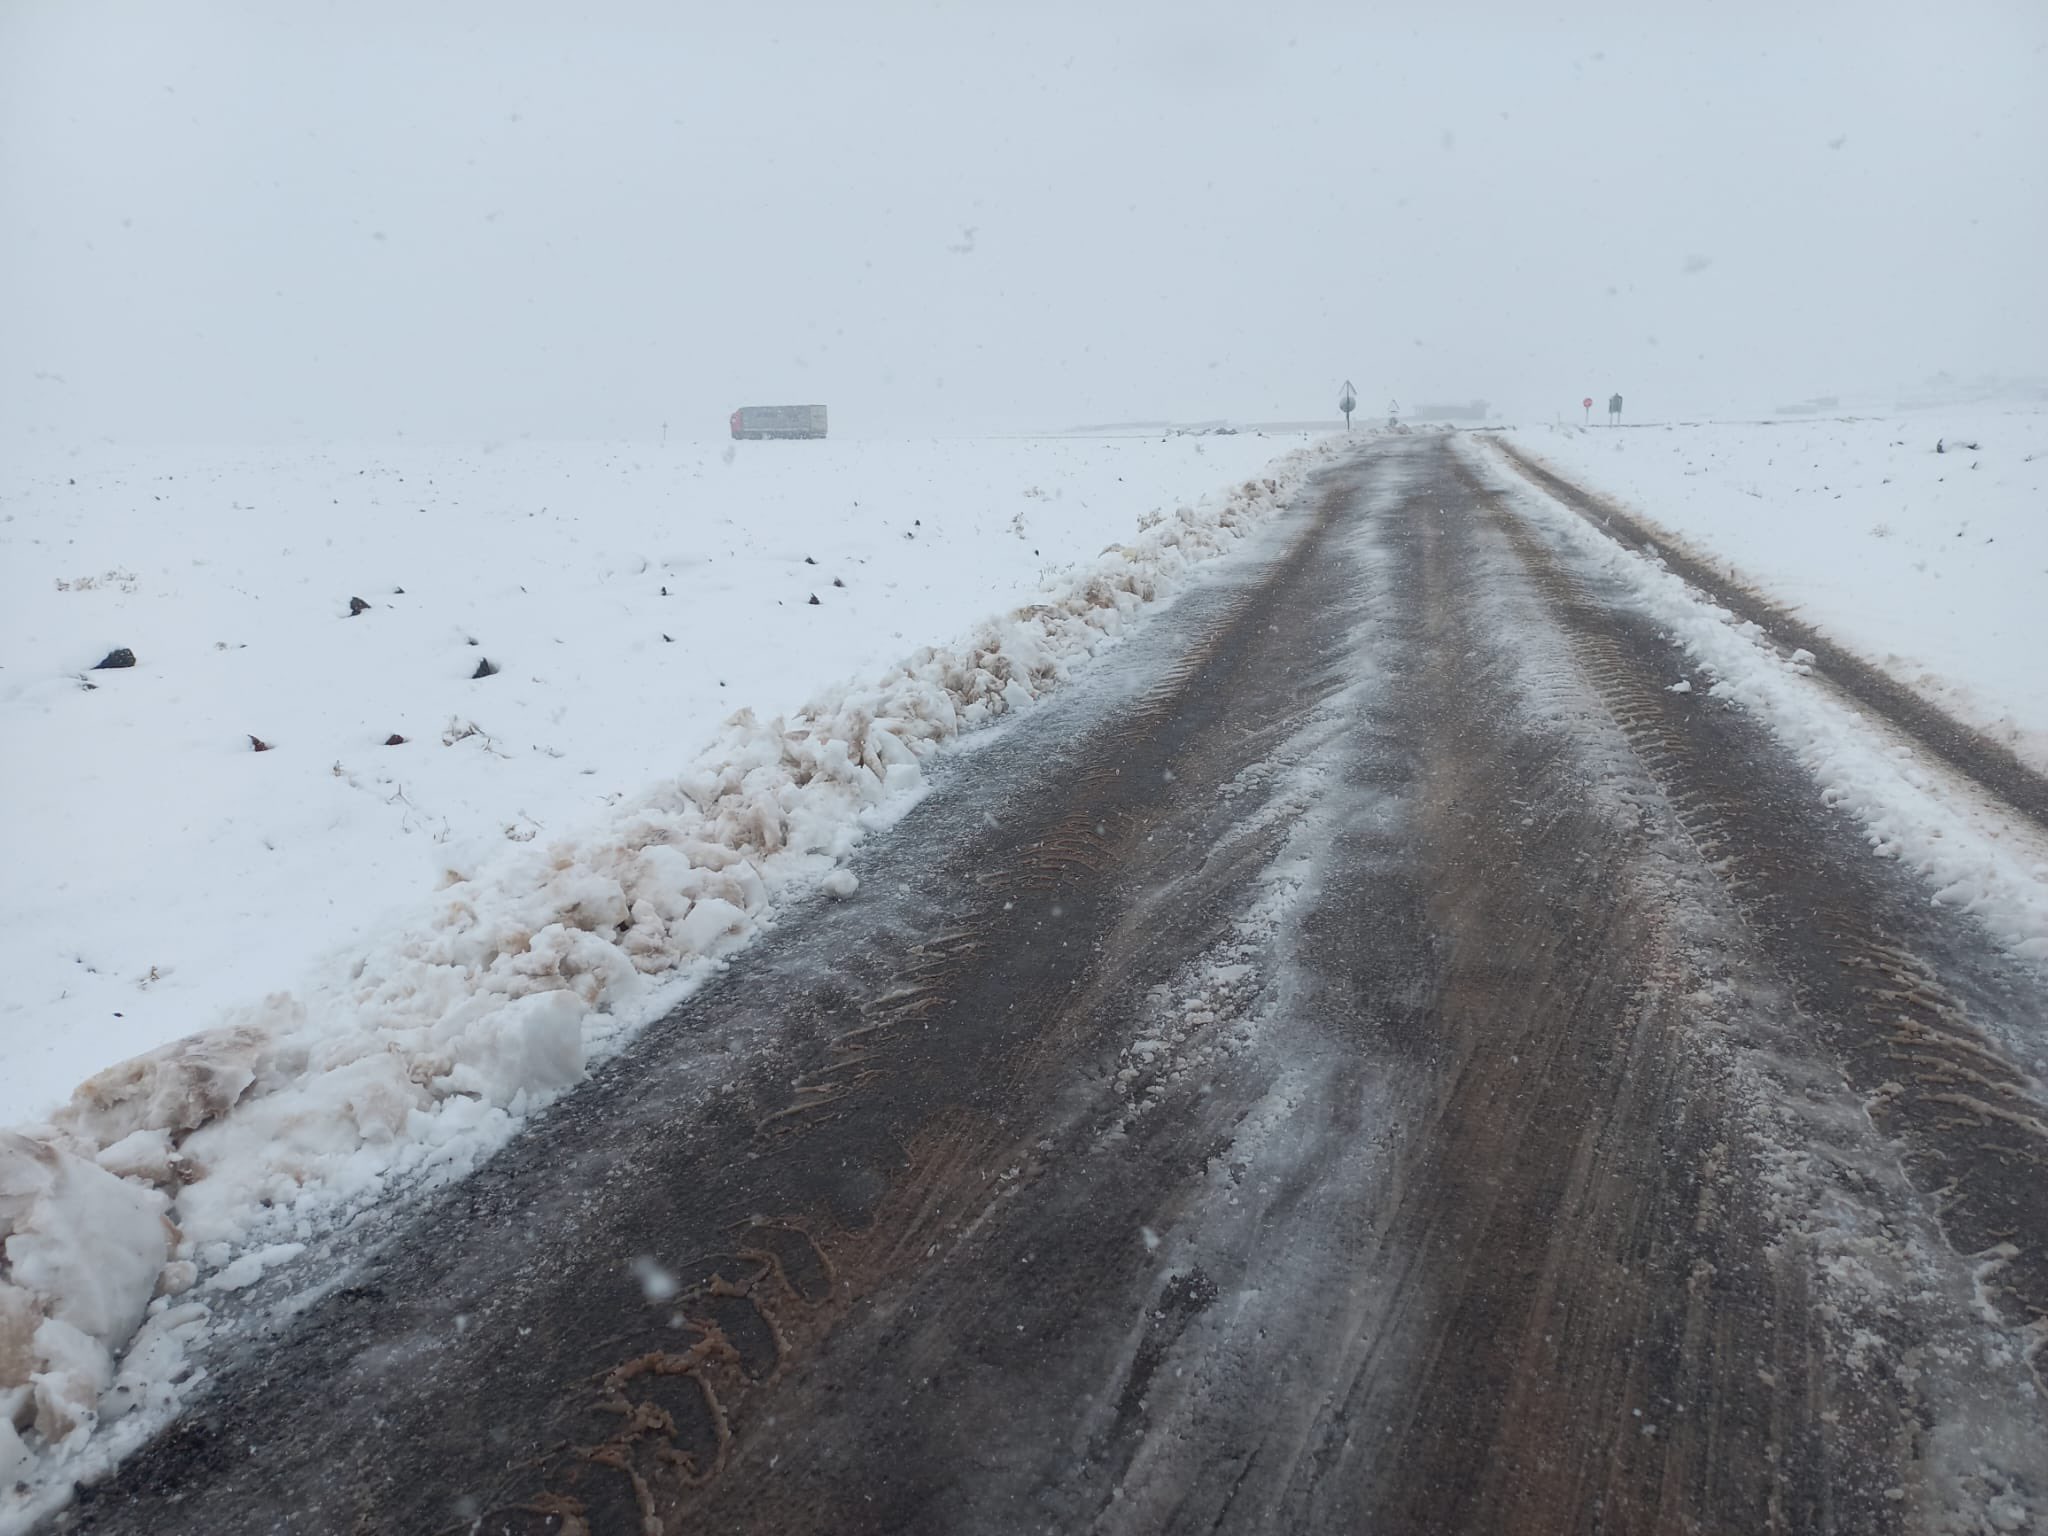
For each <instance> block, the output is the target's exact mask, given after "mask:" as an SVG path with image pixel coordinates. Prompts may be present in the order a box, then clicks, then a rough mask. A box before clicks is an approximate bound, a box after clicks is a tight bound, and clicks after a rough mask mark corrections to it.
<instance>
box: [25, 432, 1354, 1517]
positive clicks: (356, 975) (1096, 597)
mask: <svg viewBox="0 0 2048 1536" xmlns="http://www.w3.org/2000/svg"><path fill="white" fill-rule="evenodd" d="M1343 446H1344V445H1343V444H1341V443H1333V442H1326V443H1320V444H1317V445H1314V446H1312V447H1310V448H1307V449H1303V450H1299V451H1297V452H1296V453H1293V454H1290V455H1288V456H1287V457H1286V458H1284V459H1282V460H1280V461H1279V462H1277V463H1276V464H1275V465H1274V466H1272V468H1271V470H1270V471H1269V473H1268V474H1267V475H1265V476H1263V477H1261V478H1259V479H1257V480H1253V481H1247V482H1244V483H1243V484H1242V485H1239V486H1237V487H1235V488H1232V489H1230V490H1228V491H1226V492H1222V493H1219V494H1217V495H1214V496H1211V497H1209V498H1207V499H1206V500H1204V501H1203V502H1202V503H1201V504H1199V505H1197V506H1193V507H1182V508H1181V509H1180V510H1179V511H1178V512H1176V513H1175V514H1174V515H1173V516H1171V517H1167V518H1153V519H1148V520H1147V521H1146V523H1145V524H1144V525H1143V526H1142V527H1141V531H1140V532H1139V534H1138V535H1137V536H1136V537H1134V538H1133V539H1131V540H1130V541H1129V542H1127V543H1124V544H1119V545H1115V546H1112V547H1111V548H1110V549H1109V550H1107V551H1105V553H1104V554H1103V555H1102V556H1101V557H1100V559H1098V560H1097V561H1096V562H1094V564H1093V565H1091V566H1088V567H1085V568H1083V569H1081V570H1080V571H1079V572H1078V573H1076V574H1074V575H1072V576H1071V577H1069V578H1067V579H1066V580H1065V581H1064V583H1063V584H1062V585H1061V586H1060V587H1059V588H1058V589H1057V590H1052V591H1048V592H1047V593H1046V595H1045V597H1044V598H1043V600H1041V601H1039V602H1036V603H1034V604H1032V605H1030V606H1028V607H1025V608H1022V609H1019V610H1017V611H1015V612H1013V613H1011V614H1009V615H1007V616H1005V617H1003V618H1001V619H997V620H993V621H990V622H988V623H986V624H984V625H983V626H982V627H981V628H980V629H978V630H977V631H976V632H975V633H974V634H972V635H971V636H969V637H968V638H967V639H966V640H964V641H962V642H959V643H957V644H954V645H951V646H946V647H940V648H930V649H926V650H922V651H919V652H917V653H916V654H915V655H913V656H912V657H910V658H909V659H908V660H907V661H905V662H903V663H902V664H900V665H899V666H897V667H896V668H894V669H892V670H891V671H890V672H888V673H887V674H886V675H885V676H883V677H881V678H880V679H878V680H876V681H875V682H873V683H870V684H868V685H866V686H862V687H858V688H854V689H850V690H848V691H846V692H845V693H842V694H839V695H836V696H833V697H830V698H825V699H820V700H819V701H817V702H815V703H814V704H812V705H811V706H809V707H808V708H806V709H804V710H803V711H801V712H799V713H798V714H796V715H794V716H792V717H790V718H788V719H774V720H767V721H763V720H759V719H757V718H756V717H755V716H754V715H753V714H752V713H751V712H750V711H746V710H742V711H740V712H739V713H738V714H736V715H734V716H733V717H732V718H731V719H730V720H729V721H728V722H727V724H726V726H725V728H724V731H723V732H722V734H721V735H720V736H719V738H718V739H717V740H716V741H714V742H713V743H712V745H711V746H710V747H709V748H708V749H707V750H706V751H704V752H703V753H702V754H701V755H700V756H699V757H698V759H697V760H696V762H695V763H694V764H693V765H692V766H691V767H690V768H688V769H687V770H685V771H684V772H683V773H681V774H680V775H678V776H677V777H676V778H675V779H674V780H673V781H672V782H670V783H668V784H665V785H663V786H660V787H658V788H657V789H656V790H654V791H653V792H651V793H649V794H647V795H645V796H643V797H641V798H639V799H637V800H634V801H632V802H629V803H624V804H621V805H620V806H619V807H617V809H616V810H615V812H614V813H613V814H612V816H611V817H610V818H609V819H608V820H607V821H606V822H605V823H603V824H602V825H599V826H595V827H592V828H590V829H588V830H587V831H585V832H584V833H583V834H581V835H580V836H576V837H572V838H567V839H563V840H561V841H557V842H554V843H551V844H545V845H542V844H538V843H533V844H526V845H522V846H521V847H520V848H519V849H518V850H516V851H514V852H513V853H511V854H510V855H508V856H505V857H502V858H500V859H498V860H497V861H495V862H492V863H489V864H486V865H483V866H480V867H475V868H470V867H461V868H454V869H451V870H449V872H448V875H447V879H446V882H445V885H444V888H443V890H442V891H441V893H440V896H439V897H438V899H437V901H436V902H435V905H434V907H433V908H432V910H431V911H429V912H427V913H424V914H422V915H421V916H420V917H418V918H417V919H415V920H413V921H412V922H410V923H408V924H405V925H403V926H401V927H399V928H397V929H395V930H394V931H391V932H388V933H386V934H384V935H383V936H381V937H380V938H378V939H377V940H375V941H373V942H371V943H368V944H366V945H363V946H361V947H360V948H358V949H357V950H355V951H354V952H353V953H348V954H345V955H344V956H343V957H342V959H341V960H340V961H339V962H338V963H337V965H336V966H335V967H334V969H332V970H331V971H330V972H328V973H327V974H325V975H322V976H320V977H318V978H316V979H315V980H314V981H313V983H312V984H311V985H309V986H307V987H306V988H304V989H303V991H302V992H301V993H299V994H290V995H287V994H279V995H276V996H273V997H271V998H269V999H267V1000H266V1001H264V1002H263V1003H261V1004H258V1005H255V1006H252V1007H248V1008H244V1009H241V1010H239V1011H237V1012H236V1013H235V1014H234V1015H233V1016H232V1017H231V1018H230V1019H229V1020H227V1021H226V1022H224V1023H223V1025H222V1026H221V1027H219V1028H217V1029H214V1030H211V1031H208V1032H206V1033H204V1034H201V1035H196V1036H193V1037H191V1038H189V1039H186V1040H183V1041H179V1042H176V1043H175V1044H172V1045H170V1046H167V1047H164V1048H163V1049H161V1050H158V1051H154V1052H151V1053H150V1054H148V1055H146V1056H142V1057H139V1058H136V1059H135V1060H133V1061H129V1062H126V1063H123V1064H122V1065H120V1066H118V1067H115V1068H112V1069H110V1070H108V1071H106V1072H103V1073H101V1074H99V1075H98V1076H97V1077H95V1078H93V1079H91V1080H90V1081H89V1082H87V1083H86V1084H85V1085H84V1086H83V1087H82V1088H81V1089H80V1090H79V1091H78V1093H77V1095H76V1096H75V1097H74V1098H73V1100H72V1101H71V1103H70V1104H68V1105H67V1106H65V1108H64V1109H63V1110H62V1111H60V1112H59V1113H58V1114H57V1115H56V1116H55V1117H53V1122H52V1123H51V1124H49V1125H44V1126H38V1127H30V1128H27V1133H26V1134H23V1135H10V1136H8V1137H6V1138H5V1139H4V1140H0V1231H4V1232H5V1234H6V1266H5V1271H4V1274H0V1396H4V1397H5V1400H6V1403H7V1407H8V1412H7V1413H5V1414H0V1428H4V1429H5V1433H4V1434H0V1460H4V1461H7V1462H9V1464H10V1472H11V1479H10V1480H11V1481H12V1482H13V1483H14V1485H15V1491H14V1493H12V1494H10V1495H5V1496H0V1497H4V1499H5V1500H6V1502H5V1504H4V1505H0V1530H12V1529H19V1528H21V1527H22V1525H23V1524H24V1523H25V1522H27V1521H28V1520H31V1519H33V1518H36V1517H38V1516H40V1515H41V1514H43V1513H46V1512H47V1511H48V1510H49V1509H51V1508H53V1507H55V1506H56V1505H57V1504H59V1503H61V1502H62V1500H63V1499H64V1498H65V1497H66V1496H67V1495H68V1489H69V1486H70V1484H71V1483H73V1482H75V1481H77V1480H80V1479H82V1478H89V1477H93V1476H96V1475H100V1474H102V1473H103V1472H105V1471H106V1470H107V1469H108V1468H109V1467H111V1465H112V1464H113V1462H114V1461H115V1460H117V1459H118V1457H119V1456H120V1455H121V1454H125V1452H126V1451H128V1450H129V1449H132V1448H133V1446H134V1445H135V1444H137V1443H139V1442H140V1441H141V1440H142V1439H143V1438H146V1436H147V1434H148V1433H149V1431H150V1430H151V1429H152V1428H153V1427H154V1426H155V1425H156V1424H159V1423H161V1422H162V1420H163V1419H165V1418H167V1417H168V1416H169V1415H170V1414H172V1413H173V1412H175V1409H176V1406H177V1402H178V1400H179V1398H180V1396H181V1394H182V1392H183V1391H184V1390H185V1389H187V1388H189V1386H190V1385H191V1380H190V1379H189V1378H186V1377H184V1376H183V1373H184V1371H185V1369H186V1368H185V1365H184V1350H183V1346H184V1345H185V1344H186V1343H189V1342H190V1340H191V1338H192V1336H193V1334H194V1332H195V1331H196V1330H197V1328H198V1327H200V1326H202V1323H201V1321H200V1317H199V1314H198V1313H197V1311H196V1309H195V1307H194V1306H193V1305H192V1304H191V1303H189V1302H185V1301H181V1300H179V1299H178V1298H179V1296H180V1295H181V1294H183V1293H186V1292H189V1291H193V1287H194V1284H195V1281H197V1282H198V1289H197V1291H196V1292H193V1293H194V1294H196V1295H199V1296H208V1295H219V1294H222V1293H223V1292H233V1291H235V1290H237V1289H240V1288H241V1287H242V1286H243V1285H245V1284H246V1285H254V1284H255V1283H257V1281H258V1280H259V1279H260V1277H261V1275H262V1273H263V1271H264V1270H265V1269H266V1268H268V1267H270V1266H272V1265H277V1264H288V1263H289V1262H290V1259H291V1258H292V1257H294V1256H295V1253H296V1251H297V1250H296V1247H295V1245H296V1244H300V1243H303V1242H305V1241H307V1240H308V1239H310V1238H311V1237H313V1236H315V1235H317V1234H318V1233H319V1232H322V1231H325V1230H329V1229H331V1227H332V1226H333V1225H335V1224H336V1223H338V1222H340V1221H342V1220H344V1219H346V1218H347V1217H349V1216H350V1215H352V1214H353V1213H355V1212H358V1211H361V1210H363V1209H366V1208H367V1207H369V1206H371V1205H373V1204H375V1203H376V1202H378V1201H380V1200H381V1199H383V1198H385V1197H386V1196H388V1195H389V1194H391V1193H392V1192H394V1191H395V1190H397V1189H401V1188H405V1189H418V1188H422V1187H426V1186H428V1185H430V1184H434V1183H439V1182H444V1181H446V1180H448V1179H450V1178H454V1177H456V1176H459V1175H460V1174H462V1173H463V1172H466V1171H467V1170H469V1169H470V1168H472V1167H474V1166H475V1165H476V1164H477V1163H478V1162H479V1161H480V1160H481V1159H482V1158H483V1157H485V1156H486V1155H488V1154H489V1153H490V1152H491V1151H493V1150H494V1149H496V1148H497V1147H498V1146H500V1145H502V1144H503V1143H504V1141H505V1140H507V1139H508V1138H509V1137H510V1136H511V1134H512V1133H513V1131H514V1130H516V1128H517V1127H518V1125H519V1124H520V1122H521V1121H522V1120H523V1119H524V1118H525V1117H527V1116H528V1115H530V1114H531V1113H533V1112H534V1111H535V1110H537V1109H538V1108H540V1107H541V1106H543V1105H545V1104H546V1103H547V1102H549V1101H550V1100H551V1099H552V1098H554V1097H556V1096H557V1095H559V1094H560V1093H561V1092H562V1091H563V1090H565V1089H567V1088H568V1087H570V1086H571V1085H573V1084H574V1083H575V1082H577V1081H578V1080H579V1079H580V1078H581V1077H582V1076H583V1074H584V1072H585V1071H586V1070H587V1068H588V1066H589V1065H590V1064H591V1063H592V1062H593V1061H595V1060H597V1059H600V1058H602V1057H604V1056H606V1055H608V1054H611V1053H612V1052H613V1051H615V1050H616V1049H617V1048H618V1047H619V1046H620V1045H621V1044H622V1043H623V1042H624V1041H625V1040H626V1039H627V1038H629V1037H630V1036H631V1035H632V1034H633V1033H634V1032H635V1031H637V1030H638V1029H639V1028H640V1027H642V1026H643V1025H645V1024H646V1023H648V1022H651V1021H652V1020H653V1019H655V1018H657V1017H660V1016H661V1015H662V1014H663V1013H664V1012H666V1011H667V1010H668V1009H670V1008H671V1007H673V1006H674V1004H675V1003H676V1001H677V1000H678V999H679V997H680V996H681V994H682V992H683V991H684V990H685V989H687V988H688V987H689V986H690V985H692V984H694V983H695V982H697V981H699V980H700V979H701V978H702V977H704V976H705V975H706V974H708V973H709V971H710V970H711V968H713V967H714V966H715V965H717V964H718V963H719V958H720V957H721V956H722V955H724V954H726V953H728V952H729V951H731V950H732V949H733V948H735V947H736V946H737V945H739V944H741V943H744V942H745V941H746V939H747V938H748V936H749V935H750V934H751V933H753V932H754V931H755V930H756V929H757V928H758V927H759V926H760V925H761V923H762V922H763V921H764V920H765V919H766V918H767V917H768V916H769V915H770V913H771V912H772V911H773V910H774V909H776V908H777V907H778V906H781V905H786V904H787V903H788V902H789V901H790V900H791V899H793V898H795V897H798V896H800V895H804V894H807V893H809V892H811V891H813V890H815V889H817V888H819V887H820V886H821V885H823V886H826V888H827V889H828V890H829V891H830V892H831V894H832V895H834V896H836V897H839V898H841V899H846V898H850V897H851V896H853V894H854V892H855V884H854V883H853V882H851V881H850V880H849V879H847V878H841V877H839V876H840V875H841V874H842V873H843V872H840V871H839V868H838V867H839V865H840V863H841V861H842V860H844V859H845V858H846V857H847V855H848V854H849V853H850V852H851V850H852V849H853V847H854V846H855V844H856V843H857V842H858V841H859V840H860V838H861V837H862V836H863V835H864V833H865V832H866V831H867V830H869V829H871V828H873V827H875V826H878V825H886V824H887V823H889V822H890V821H893V820H894V819H895V818H896V817H897V816H899V815H900V814H901V813H902V811H903V809H904V808H905V807H906V806H907V805H908V804H910V803H913V802H914V800H915V798H916V797H917V796H918V795H919V794H920V793H921V792H922V785H923V771H922V768H921V763H922V761H923V760H924V759H925V758H927V757H928V756H929V755H930V754H931V753H932V752H934V751H936V750H937V749H939V748H940V747H941V746H943V745H945V744H946V743H948V742H950V741H952V740H954V739H955V738H956V737H958V736H959V735H960V734H961V733H963V732H967V731H971V730H973V729H975V728H976V727H978V726H981V725H984V724H987V723H989V722H991V721H994V720H998V719H1001V718H1003V717H1004V716H1006V715H1010V714H1013V713H1015V712H1016V711H1018V710H1021V709H1024V708H1026V707H1028V706H1029V705H1030V704H1031V703H1032V702H1033V701H1034V700H1036V699H1037V698H1038V697H1040V696H1041V695H1042V694H1044V693H1045V692H1047V691H1048V690H1049V689H1052V688H1054V687H1056V686H1057V685H1058V684H1059V683H1061V682H1062V681H1063V680H1065V679H1066V678H1067V677H1068V676H1069V675H1070V674H1071V672H1072V671H1073V669H1074V668H1075V667H1076V666H1077V665H1078V664H1080V663H1081V662H1083V661H1085V660H1086V659H1087V658H1088V657H1090V656H1091V655H1093V654H1094V653H1095V652H1097V651H1098V650H1100V649H1101V648H1102V647H1103V646H1105V645H1107V644H1109V643H1111V642H1113V641H1115V640H1116V639H1117V638H1118V637H1119V636H1120V635H1121V634H1122V633H1123V632H1124V629H1125V626H1126V625H1127V624H1128V623H1129V622H1130V621H1131V620H1132V619H1133V618H1135V617H1136V616H1137V615H1138V614H1139V613H1140V612H1141V611H1142V610H1144V609H1145V608H1147V607H1148V606H1149V605H1151V604H1155V603H1157V602H1159V601H1160V600H1162V599H1164V598H1165V597H1167V596H1169V595H1170V594H1172V593H1173V592H1175V591H1176V590H1177V589H1179V588H1180V587H1181V586H1183V585H1184V584H1185V583H1186V581H1187V580H1188V579H1189V577H1190V576H1191V574H1192V572H1193V570H1194V568H1195V567H1196V565H1197V564H1199V563H1200V562H1203V561H1206V560H1210V559H1213V558H1214V557H1216V556H1218V555H1221V554H1223V553H1225V552H1227V551H1228V550H1230V549H1231V548H1232V547H1233V546H1235V545H1236V544H1237V543H1238V542H1239V541H1241V540H1242V539H1244V538H1246V537H1247V536H1248V535H1249V534H1250V533H1252V532H1253V531H1254V530H1255V529H1256V528H1257V527H1259V526H1260V525H1262V524H1263V523H1265V522H1266V521H1268V520H1269V519H1270V518H1271V517H1272V516H1273V515H1274V514H1275V513H1276V512H1277V511H1278V510H1279V509H1280V508H1281V507H1282V506H1283V505H1284V504H1285V502H1286V501H1287V499H1288V497H1289V496H1290V494H1291V493H1292V492H1293V491H1294V490H1295V489H1296V488H1297V487H1298V486H1299V485H1300V484H1301V483H1302V481H1303V480H1304V479H1306V477H1307V476H1308V475H1309V474H1311V473H1312V472H1313V471H1315V470H1316V469H1318V468H1320V467H1322V466H1323V465H1325V464H1327V463H1328V462H1329V461H1330V460H1331V459H1332V458H1334V457H1335V456H1336V454H1337V453H1339V452H1341V451H1342V448H1343ZM828 882H829V884H828ZM138 1330H139V1331H138ZM124 1350H125V1351H126V1359H125V1360H122V1359H121V1356H122V1354H123V1352H124ZM117 1362H119V1363H118V1368H117ZM110 1392H111V1393H112V1394H113V1395H110ZM138 1408H139V1409H140V1410H142V1411H140V1412H135V1411H134V1410H136V1409H138ZM124 1415H125V1416H127V1417H126V1421H125V1422H122V1421H123V1419H124ZM117 1422H120V1423H121V1431H122V1432H121V1433H118V1434H114V1435H109V1434H108V1433H107V1429H108V1427H109V1426H112V1425H114V1424H116V1423H117Z"/></svg>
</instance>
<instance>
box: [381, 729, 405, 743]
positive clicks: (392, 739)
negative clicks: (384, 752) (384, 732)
mask: <svg viewBox="0 0 2048 1536" xmlns="http://www.w3.org/2000/svg"><path fill="white" fill-rule="evenodd" d="M384 745H385V746H387V747H402V746H404V745H405V738H404V737H403V736H401V735H399V734H398V732H396V731H393V732H392V733H391V734H390V735H389V736H386V737H385V738H384Z"/></svg>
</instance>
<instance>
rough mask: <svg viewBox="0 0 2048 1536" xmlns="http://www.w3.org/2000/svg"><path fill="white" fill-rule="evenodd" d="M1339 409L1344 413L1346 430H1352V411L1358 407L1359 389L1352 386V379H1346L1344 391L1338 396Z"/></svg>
mask: <svg viewBox="0 0 2048 1536" xmlns="http://www.w3.org/2000/svg"><path fill="white" fill-rule="evenodd" d="M1337 409H1338V410H1340V411H1342V412H1343V413H1344V430H1345V431H1346V432H1349V431H1350V430H1351V413H1352V412H1353V411H1355V410H1357V409H1358V391H1357V390H1355V389H1353V388H1352V387H1351V381H1350V380H1349V379H1346V380H1345V381H1344V392H1343V393H1342V394H1340V395H1339V396H1338V397H1337Z"/></svg>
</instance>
